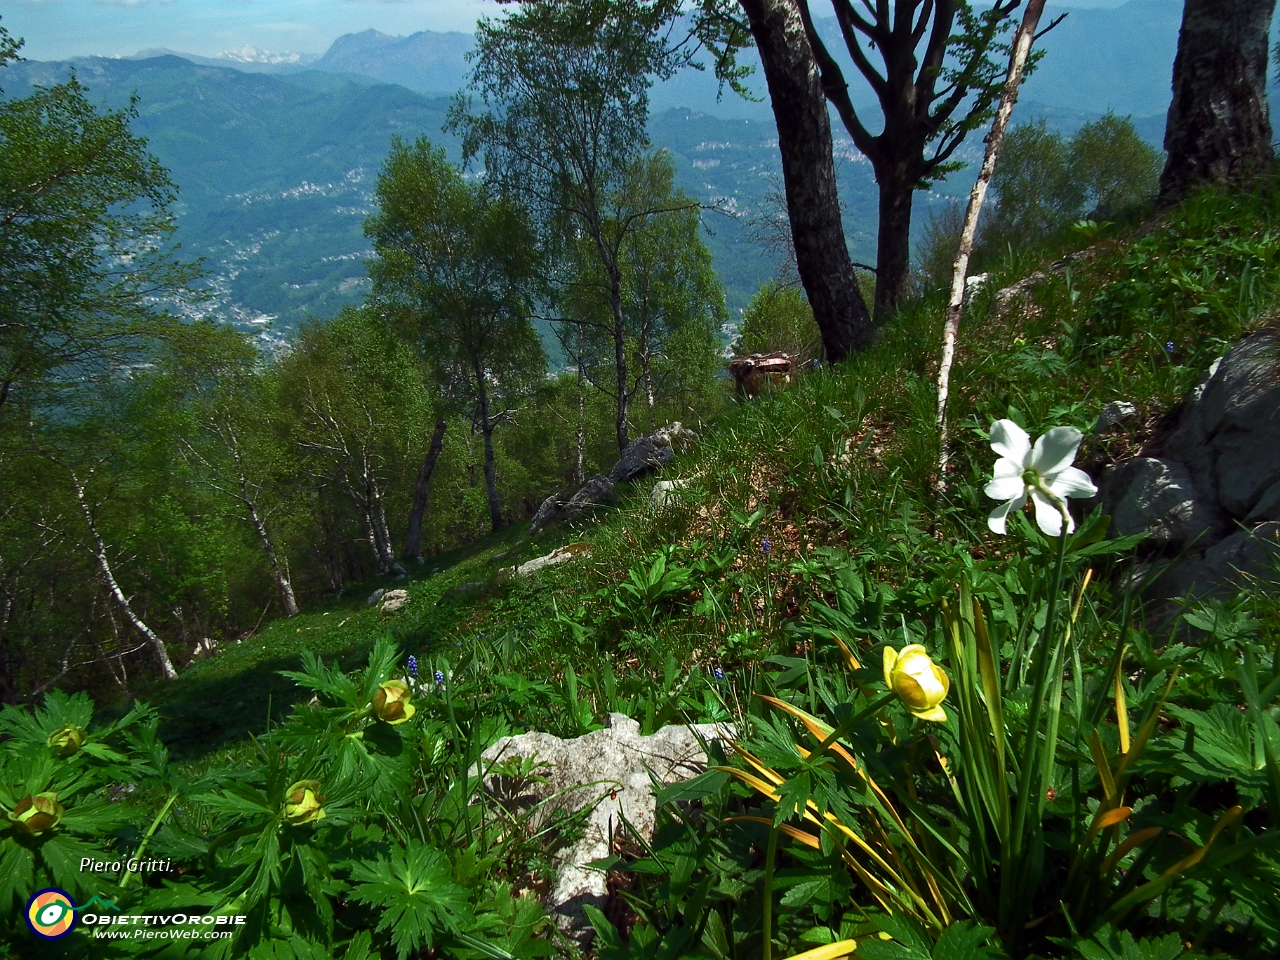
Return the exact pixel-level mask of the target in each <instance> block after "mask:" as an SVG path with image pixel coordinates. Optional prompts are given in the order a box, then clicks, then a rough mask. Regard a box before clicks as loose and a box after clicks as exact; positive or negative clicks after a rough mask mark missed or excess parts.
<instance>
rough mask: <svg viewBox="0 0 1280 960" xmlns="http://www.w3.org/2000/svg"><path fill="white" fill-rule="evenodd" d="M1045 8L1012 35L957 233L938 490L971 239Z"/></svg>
mask: <svg viewBox="0 0 1280 960" xmlns="http://www.w3.org/2000/svg"><path fill="white" fill-rule="evenodd" d="M1044 5H1045V0H1029V2H1028V3H1027V8H1026V10H1025V11H1023V14H1022V23H1021V24H1019V26H1018V32H1017V33H1016V34H1014V37H1013V50H1012V51H1011V52H1010V54H1009V73H1008V76H1007V77H1006V78H1005V82H1004V92H1003V93H1001V94H1000V106H999V107H998V108H997V109H996V116H995V119H994V120H993V121H992V122H991V133H989V134H988V135H987V152H986V155H985V156H984V157H983V159H982V169H981V170H980V171H979V172H978V179H977V181H976V182H975V183H974V185H973V190H972V191H971V192H970V194H969V206H968V208H967V209H966V210H965V214H964V227H963V228H962V229H961V231H960V250H959V252H958V253H957V254H956V262H955V266H954V267H952V270H951V299H950V300H949V301H948V303H947V318H946V323H945V324H944V325H943V330H942V361H941V363H940V364H939V365H938V419H937V424H938V479H937V485H938V488H939V489H941V488H942V486H943V485H944V483H945V474H946V469H947V459H948V453H947V395H948V393H949V391H950V387H951V365H952V363H953V361H954V360H955V355H956V338H957V336H958V334H959V330H960V314H961V312H962V311H963V309H964V292H965V278H966V276H967V275H968V273H969V257H970V255H971V254H972V253H973V238H974V236H975V235H976V234H977V231H978V214H979V213H981V212H982V202H983V200H985V199H986V196H987V185H988V184H989V183H990V182H991V176H992V174H994V173H995V171H996V161H997V160H999V159H1000V147H1001V146H1002V145H1003V144H1004V133H1005V130H1007V129H1008V127H1009V117H1010V116H1012V114H1013V105H1014V104H1015V103H1016V102H1017V100H1018V89H1019V87H1021V86H1022V71H1023V69H1024V68H1025V67H1026V65H1027V57H1029V56H1030V55H1031V44H1032V41H1033V40H1034V39H1035V35H1036V27H1037V26H1038V25H1039V24H1040V15H1041V14H1042V13H1044Z"/></svg>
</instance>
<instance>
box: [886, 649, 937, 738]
mask: <svg viewBox="0 0 1280 960" xmlns="http://www.w3.org/2000/svg"><path fill="white" fill-rule="evenodd" d="M884 682H885V683H886V684H888V686H889V689H890V690H892V691H893V692H894V693H895V694H897V696H898V699H899V700H901V701H902V703H903V706H905V707H906V708H907V709H908V710H909V711H911V713H912V714H913V715H914V716H917V717H919V718H920V719H921V720H934V721H937V722H938V723H945V722H946V719H947V714H946V712H945V711H944V710H943V709H942V701H943V700H945V699H946V698H947V691H948V690H950V689H951V680H950V679H949V678H948V677H947V675H946V673H944V672H943V670H942V668H941V667H940V666H938V665H937V664H936V663H934V662H933V661H932V660H930V659H929V654H928V653H927V652H925V649H924V647H922V646H921V645H920V644H918V643H912V644H909V645H908V646H905V647H903V648H902V649H901V650H894V649H893V647H885V648H884Z"/></svg>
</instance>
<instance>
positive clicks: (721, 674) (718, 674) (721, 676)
mask: <svg viewBox="0 0 1280 960" xmlns="http://www.w3.org/2000/svg"><path fill="white" fill-rule="evenodd" d="M713 672H714V674H715V678H716V679H717V680H723V679H724V671H723V670H721V669H720V668H719V667H716V668H715V670H714V671H713Z"/></svg>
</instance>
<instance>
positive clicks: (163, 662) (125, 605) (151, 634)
mask: <svg viewBox="0 0 1280 960" xmlns="http://www.w3.org/2000/svg"><path fill="white" fill-rule="evenodd" d="M67 472H68V473H69V474H70V475H71V485H72V487H74V488H75V491H76V501H77V502H78V503H79V504H80V513H81V515H83V517H84V522H85V524H86V525H87V526H88V528H89V535H90V536H91V537H92V538H93V555H94V558H95V559H96V560H97V561H98V570H99V571H101V573H102V579H103V580H104V581H106V584H107V590H108V591H110V593H111V596H112V599H114V600H115V602H116V603H117V604H119V605H120V609H121V611H122V612H123V613H124V615H125V616H126V617H127V618H128V619H129V622H130V623H131V624H133V628H134V629H135V630H137V631H138V632H139V633H140V634H142V637H143V639H144V640H146V641H147V646H149V647H150V648H151V653H152V656H154V657H155V659H156V665H157V666H158V667H159V668H160V673H161V674H162V675H163V676H164V678H165V679H166V680H172V679H174V678H175V677H177V675H178V671H177V670H175V669H173V661H171V660H170V659H169V651H168V650H167V649H165V645H164V641H163V640H161V639H160V637H158V636H157V635H156V633H155V631H154V630H152V629H151V628H150V627H149V626H147V624H146V622H145V621H144V620H143V619H142V618H141V617H140V616H138V614H137V613H136V612H134V609H133V604H132V603H130V601H129V598H128V597H126V596H125V595H124V591H123V590H121V589H120V584H119V583H118V582H117V581H116V577H115V573H113V572H112V570H111V562H110V560H108V559H107V547H106V544H104V543H103V542H102V537H101V535H100V534H99V533H98V525H97V524H96V523H95V522H94V519H93V511H91V510H90V509H89V501H88V499H87V498H86V497H85V494H84V484H83V483H81V482H80V479H79V478H78V477H77V476H76V475H75V474H74V473H72V472H71V471H70V470H68V471H67Z"/></svg>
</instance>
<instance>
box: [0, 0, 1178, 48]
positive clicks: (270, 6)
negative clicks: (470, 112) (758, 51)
mask: <svg viewBox="0 0 1280 960" xmlns="http://www.w3.org/2000/svg"><path fill="white" fill-rule="evenodd" d="M1123 2H1124V0H1070V2H1067V3H1063V4H1061V6H1063V7H1116V6H1120V5H1121V4H1122V3H1123ZM1168 2H1178V0H1168ZM817 6H822V4H821V2H820V0H819V3H818V4H817ZM1055 6H1059V4H1057V3H1052V2H1051V3H1050V5H1049V11H1048V12H1052V8H1053V7H1055ZM499 9H500V8H499V6H498V4H497V3H496V2H494V0H4V2H2V3H0V23H3V25H4V26H5V27H6V29H8V31H9V33H10V34H12V35H13V36H15V37H23V38H24V39H25V40H26V45H25V46H24V48H23V51H22V53H23V56H25V57H26V58H27V59H29V60H62V59H65V58H67V57H76V56H94V55H96V56H121V55H127V54H131V53H136V52H138V51H139V50H145V49H148V48H152V47H168V48H169V49H171V50H180V51H182V52H184V53H196V54H202V55H204V56H216V55H218V54H219V53H222V52H224V51H227V50H238V49H240V48H242V47H245V46H252V47H256V48H258V49H261V50H268V51H272V52H299V53H313V54H320V53H323V52H324V51H325V50H326V49H328V47H329V44H331V43H332V42H333V41H334V40H335V39H336V38H337V37H339V36H341V35H342V34H344V33H355V32H358V31H361V30H368V29H369V28H371V27H372V28H373V29H375V30H380V31H382V32H383V33H389V34H394V35H400V36H404V35H407V34H410V33H416V32H417V31H419V30H435V31H446V30H461V31H465V32H470V31H471V29H472V28H473V27H474V25H475V22H476V20H477V19H478V18H479V17H480V16H482V15H485V14H489V15H492V14H494V13H496V12H497V11H498V10H499Z"/></svg>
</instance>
